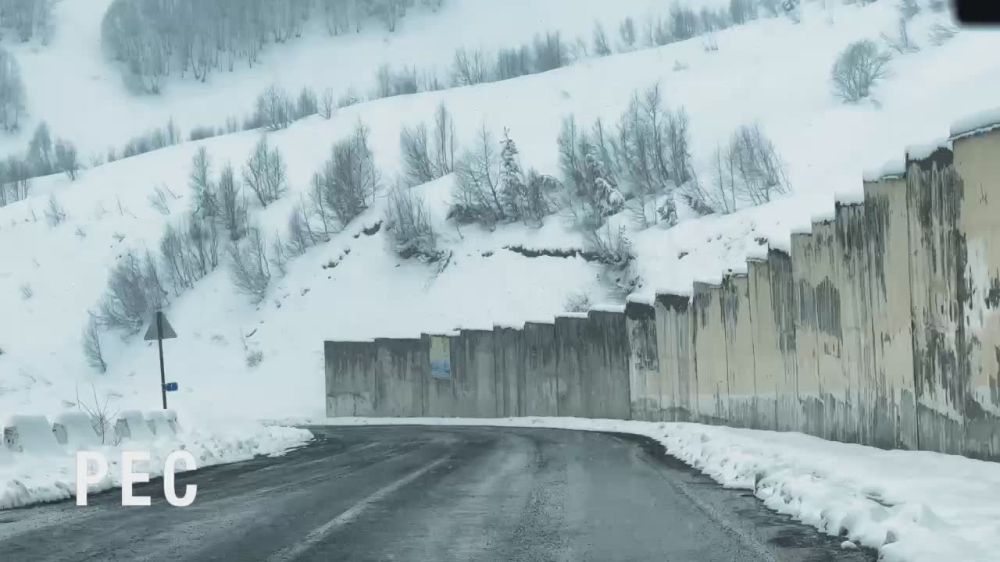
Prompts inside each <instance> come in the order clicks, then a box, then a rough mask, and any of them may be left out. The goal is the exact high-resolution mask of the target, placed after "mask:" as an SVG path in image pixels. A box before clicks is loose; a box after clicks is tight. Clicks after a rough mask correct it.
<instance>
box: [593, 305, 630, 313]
mask: <svg viewBox="0 0 1000 562" xmlns="http://www.w3.org/2000/svg"><path fill="white" fill-rule="evenodd" d="M590 310H591V311H593V312H616V313H620V314H624V313H625V305H621V304H609V303H604V304H595V305H594V306H592V307H590Z"/></svg>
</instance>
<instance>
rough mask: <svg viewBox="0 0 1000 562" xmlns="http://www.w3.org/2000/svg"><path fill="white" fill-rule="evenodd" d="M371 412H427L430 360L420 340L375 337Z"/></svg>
mask: <svg viewBox="0 0 1000 562" xmlns="http://www.w3.org/2000/svg"><path fill="white" fill-rule="evenodd" d="M374 345H375V389H376V390H375V408H374V412H373V415H375V416H387V417H417V416H423V415H425V412H426V411H427V390H428V384H427V383H428V379H429V378H430V367H431V360H430V354H429V350H428V347H427V342H426V341H425V340H423V339H383V338H380V339H376V340H375V344H374Z"/></svg>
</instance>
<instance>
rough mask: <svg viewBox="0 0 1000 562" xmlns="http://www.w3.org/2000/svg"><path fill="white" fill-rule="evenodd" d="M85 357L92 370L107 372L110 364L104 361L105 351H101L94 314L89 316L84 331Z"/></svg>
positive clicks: (98, 330) (99, 335) (98, 331)
mask: <svg viewBox="0 0 1000 562" xmlns="http://www.w3.org/2000/svg"><path fill="white" fill-rule="evenodd" d="M83 355H84V357H86V359H87V364H88V365H90V366H91V367H92V368H94V369H96V370H97V371H98V372H100V373H105V372H107V370H108V364H107V363H106V362H105V361H104V351H103V350H102V349H101V334H100V329H99V325H98V322H97V316H96V315H94V314H93V313H89V314H88V315H87V325H86V326H85V327H84V329H83Z"/></svg>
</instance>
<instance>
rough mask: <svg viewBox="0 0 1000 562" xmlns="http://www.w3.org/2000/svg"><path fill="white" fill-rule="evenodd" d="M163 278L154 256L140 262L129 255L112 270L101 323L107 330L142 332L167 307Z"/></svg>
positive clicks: (132, 255) (102, 306) (102, 309)
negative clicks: (156, 313)
mask: <svg viewBox="0 0 1000 562" xmlns="http://www.w3.org/2000/svg"><path fill="white" fill-rule="evenodd" d="M166 295H167V292H166V291H164V290H163V284H162V283H161V282H160V275H159V272H158V271H157V269H156V264H155V262H154V261H153V258H152V256H150V255H149V253H148V252H147V253H146V256H145V258H140V257H139V256H138V255H136V254H135V253H134V252H132V251H129V252H127V253H126V254H125V255H124V256H122V258H121V259H120V260H119V261H118V264H117V265H116V266H115V268H114V269H112V270H111V275H110V276H109V277H108V287H107V290H106V291H105V294H104V299H103V300H102V301H101V321H102V322H103V323H104V325H106V326H110V327H113V328H122V329H125V330H127V331H128V332H130V333H135V332H138V331H139V329H140V328H142V326H143V324H145V322H146V320H147V319H148V318H149V316H150V315H151V314H152V313H153V312H155V311H157V310H159V309H160V308H162V307H163V305H164V304H166Z"/></svg>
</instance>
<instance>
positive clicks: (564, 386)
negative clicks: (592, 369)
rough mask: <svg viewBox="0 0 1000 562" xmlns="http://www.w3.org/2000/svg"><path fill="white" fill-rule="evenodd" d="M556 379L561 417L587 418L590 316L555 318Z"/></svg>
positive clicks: (573, 315) (578, 315) (577, 315)
mask: <svg viewBox="0 0 1000 562" xmlns="http://www.w3.org/2000/svg"><path fill="white" fill-rule="evenodd" d="M555 337H556V376H557V378H558V387H557V388H558V398H557V400H558V408H559V415H560V416H572V417H586V416H587V408H586V404H585V402H584V383H583V381H584V378H585V375H584V371H585V370H586V369H587V368H588V367H587V364H586V351H585V349H584V348H585V346H586V341H587V316H586V315H585V314H572V315H570V314H567V315H564V316H558V317H556V319H555Z"/></svg>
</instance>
